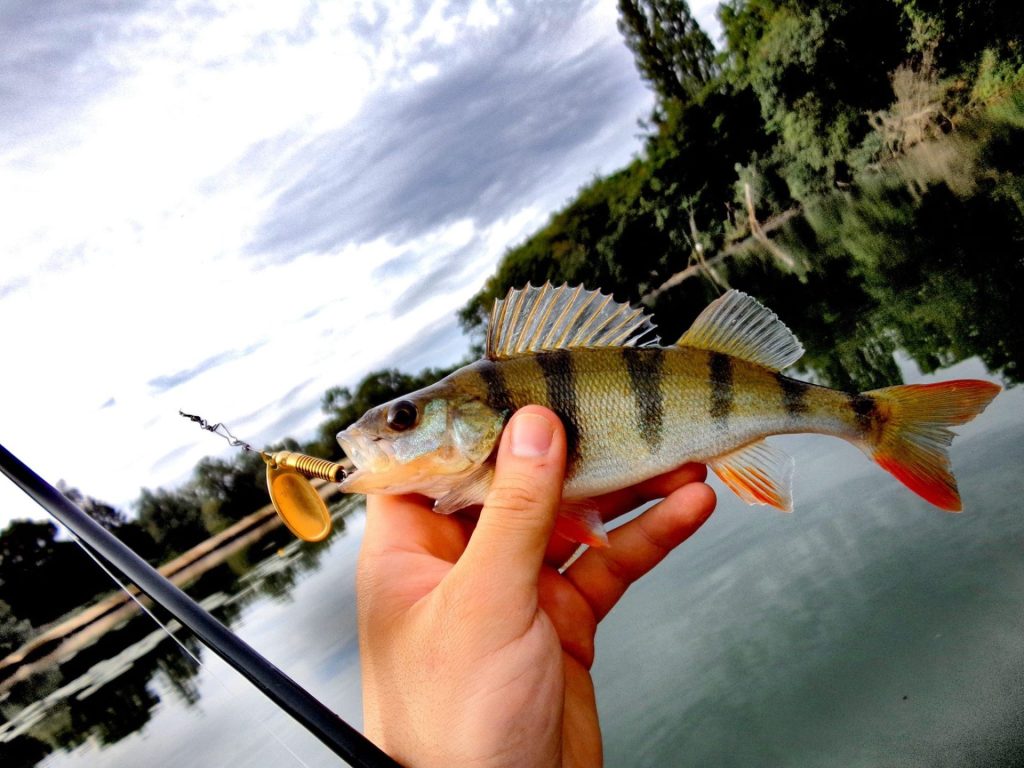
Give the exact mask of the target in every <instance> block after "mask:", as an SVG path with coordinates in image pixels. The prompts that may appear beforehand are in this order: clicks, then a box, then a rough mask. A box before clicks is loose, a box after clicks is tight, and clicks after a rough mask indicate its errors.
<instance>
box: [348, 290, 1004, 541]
mask: <svg viewBox="0 0 1024 768" xmlns="http://www.w3.org/2000/svg"><path fill="white" fill-rule="evenodd" d="M655 330H656V329H655V326H654V324H653V322H652V320H651V318H650V317H649V316H648V315H646V314H645V313H644V312H643V311H642V310H641V309H638V308H634V307H630V306H629V305H628V304H623V303H618V302H615V301H614V300H613V299H612V297H611V296H606V295H604V294H602V293H600V292H598V291H587V290H584V289H583V288H582V287H575V288H573V287H568V286H562V287H560V288H555V287H553V286H551V285H550V284H547V285H544V286H542V287H539V288H538V287H532V286H527V287H526V288H524V289H513V290H511V291H509V293H508V295H507V296H506V297H505V298H504V299H502V300H498V301H497V302H495V305H494V308H493V309H492V312H491V318H490V325H489V328H488V334H487V344H486V352H485V355H484V357H483V359H481V360H478V361H476V362H474V363H472V364H470V365H467V366H465V367H463V368H460V369H459V370H457V371H455V372H454V373H452V374H451V375H450V376H448V377H446V378H445V379H443V380H441V381H439V382H437V383H436V384H433V385H431V386H429V387H426V388H424V389H421V390H419V391H417V392H413V393H412V394H409V395H406V396H404V397H401V398H399V399H397V400H393V401H392V402H390V403H387V404H384V405H381V406H379V407H376V408H373V409H371V410H370V411H368V412H367V413H366V414H364V415H363V416H362V417H361V418H360V419H359V420H358V421H357V422H356V423H355V424H353V425H352V426H350V427H349V428H348V429H346V430H344V431H342V432H341V433H340V434H339V435H338V440H339V442H340V443H341V446H342V448H343V449H344V451H345V453H346V454H347V455H348V456H349V458H351V459H352V461H353V463H354V464H355V466H356V468H357V469H356V471H355V472H353V473H352V474H351V475H350V476H349V477H348V478H347V479H346V480H345V481H344V482H343V483H342V485H341V489H342V490H344V491H350V492H356V493H383V494H401V493H421V494H424V495H426V496H429V497H431V498H433V499H436V502H435V506H434V509H435V510H436V511H437V512H439V513H442V514H448V513H451V512H455V511H457V510H459V509H462V508H464V507H467V506H470V505H473V504H480V503H482V502H483V500H484V496H485V495H486V493H487V490H488V488H489V487H490V484H491V478H492V476H493V472H494V454H495V447H496V445H497V442H498V438H499V436H500V434H501V431H502V428H503V427H504V426H505V423H506V422H507V420H508V418H509V416H511V414H512V413H513V412H514V411H515V410H516V409H517V408H520V407H522V406H524V405H527V404H529V403H536V404H540V405H544V406H547V407H548V408H551V409H552V410H553V411H554V412H555V413H557V414H558V415H559V417H561V419H562V422H563V424H564V425H565V430H566V434H567V437H568V467H567V474H566V479H565V486H564V489H563V502H564V503H563V511H562V513H561V514H560V516H559V519H558V521H557V523H556V528H555V530H556V531H558V532H559V533H560V534H562V535H563V536H565V537H567V538H569V539H572V540H574V541H579V542H583V543H586V544H590V545H596V546H601V545H604V544H607V536H606V534H605V531H604V527H603V524H602V522H601V518H600V515H599V514H598V510H597V507H596V506H595V505H594V504H593V503H592V502H590V501H589V499H590V498H592V497H594V496H597V495H599V494H603V493H608V492H609V491H614V490H616V489H619V488H624V487H627V486H629V485H632V484H634V483H637V482H639V481H641V480H645V479H647V478H649V477H654V476H655V475H658V474H661V473H663V472H666V471H668V470H671V469H673V468H675V467H678V466H680V465H682V464H685V463H686V462H690V461H695V462H702V463H706V464H707V465H708V466H709V467H710V468H711V469H712V470H713V471H714V472H715V474H717V475H718V477H719V478H720V479H721V480H722V481H723V482H724V483H725V484H726V485H727V486H728V487H729V488H731V489H732V490H733V491H734V492H735V493H736V494H737V495H738V496H739V497H740V498H741V499H743V500H744V501H746V502H747V503H750V504H766V505H769V506H772V507H777V508H778V509H781V510H786V511H789V510H790V509H791V508H792V493H791V485H792V474H793V460H792V458H791V457H790V456H788V455H787V454H786V453H784V452H783V451H781V450H780V449H779V448H778V447H776V446H774V445H770V444H769V443H767V442H766V441H765V439H764V438H765V437H767V436H769V435H778V434H785V433H796V432H816V433H822V434H826V435H834V436H836V437H841V438H843V439H845V440H848V441H850V442H851V443H853V444H854V445H856V446H857V447H858V448H860V449H861V450H863V451H864V452H865V453H866V454H867V455H868V456H869V457H870V458H871V459H873V460H874V461H875V462H876V463H877V464H878V465H879V466H881V467H882V468H883V469H885V470H887V471H888V472H890V473H891V474H892V475H894V476H895V477H896V478H897V479H898V480H899V481H900V482H902V483H903V484H904V485H906V486H907V487H908V488H910V490H912V491H914V492H915V493H917V494H918V495H919V496H921V497H922V498H924V499H925V500H927V501H929V502H931V503H932V504H934V505H935V506H937V507H940V508H941V509H946V510H954V511H955V510H959V509H960V508H961V503H960V495H959V492H958V490H957V486H956V480H955V479H954V477H953V474H952V472H951V470H950V464H949V457H948V455H947V453H946V448H947V447H948V446H949V445H950V443H951V441H952V439H953V437H954V433H953V432H952V431H950V429H949V427H951V426H953V425H957V424H963V423H965V422H968V421H970V420H971V419H973V418H974V417H975V416H977V415H978V414H979V413H980V412H981V411H982V410H983V409H984V408H985V406H986V405H988V403H989V402H990V401H991V400H992V398H993V397H995V395H996V394H997V393H998V392H999V391H1000V387H999V386H997V385H995V384H992V383H990V382H987V381H979V380H970V379H965V380H958V381H946V382H940V383H936V384H911V385H907V386H895V387H886V388H884V389H875V390H871V391H868V392H863V393H849V392H841V391H838V390H834V389H829V388H827V387H821V386H817V385H814V384H809V383H806V382H803V381H799V380H796V379H792V378H789V377H787V376H784V375H783V374H782V373H781V372H780V371H782V370H783V369H785V368H786V367H787V366H790V365H792V364H793V363H794V362H796V361H797V360H798V359H799V358H800V356H801V355H802V354H803V347H802V346H801V344H800V342H799V341H798V340H797V339H796V337H795V336H794V335H793V333H792V332H791V331H790V330H789V329H788V328H787V327H786V326H785V325H784V324H783V323H782V321H781V320H779V318H778V317H777V316H776V315H775V313H774V312H772V311H771V310H769V309H767V308H765V307H764V306H762V305H761V304H760V303H758V302H757V301H756V300H755V299H753V298H751V297H750V296H748V295H747V294H745V293H742V292H740V291H736V290H731V291H729V292H727V293H725V294H724V295H722V296H721V297H720V298H718V299H717V300H715V301H714V302H713V303H711V304H710V305H709V306H708V307H707V308H706V309H705V310H704V311H703V313H701V315H700V316H699V317H698V318H697V319H696V320H695V321H694V323H693V325H692V327H691V328H690V329H689V330H688V331H687V332H686V333H685V334H683V336H682V338H680V339H679V341H678V342H677V343H676V344H675V345H674V346H662V345H661V344H660V340H659V339H657V338H655V337H654V333H655Z"/></svg>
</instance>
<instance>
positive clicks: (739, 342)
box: [678, 290, 804, 371]
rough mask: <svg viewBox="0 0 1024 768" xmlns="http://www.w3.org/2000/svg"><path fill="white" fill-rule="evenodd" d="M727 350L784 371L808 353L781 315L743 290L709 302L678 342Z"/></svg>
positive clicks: (743, 358) (744, 358)
mask: <svg viewBox="0 0 1024 768" xmlns="http://www.w3.org/2000/svg"><path fill="white" fill-rule="evenodd" d="M678 344H679V346H681V347H697V348H698V349H707V350H712V351H714V352H723V353H725V354H727V355H732V356H733V357H738V358H740V359H742V360H747V361H749V362H751V363H757V364H758V365H763V366H764V367H765V368H770V369H771V370H773V371H781V370H782V369H783V368H785V367H786V366H789V365H792V364H793V363H795V362H796V361H797V360H799V359H800V357H801V355H803V353H804V348H803V345H802V344H801V343H800V342H799V341H798V340H797V338H796V336H794V335H793V332H792V331H791V330H789V328H787V327H786V324H785V323H783V322H782V321H781V320H779V318H778V315H776V314H775V313H774V312H772V311H771V310H770V309H768V308H767V307H765V306H764V305H763V304H761V303H760V302H759V301H758V300H757V299H754V298H752V297H751V296H748V295H747V294H745V293H743V292H742V291H736V290H732V291H728V292H726V293H724V294H723V295H722V296H719V297H718V298H717V299H715V300H714V301H713V302H711V303H710V304H708V305H707V307H706V308H705V309H704V311H703V312H701V313H700V315H699V316H698V317H697V319H696V320H694V321H693V325H691V326H690V330H688V331H687V332H686V333H684V334H683V337H682V338H681V339H679V342H678Z"/></svg>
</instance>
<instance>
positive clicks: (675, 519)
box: [565, 483, 715, 621]
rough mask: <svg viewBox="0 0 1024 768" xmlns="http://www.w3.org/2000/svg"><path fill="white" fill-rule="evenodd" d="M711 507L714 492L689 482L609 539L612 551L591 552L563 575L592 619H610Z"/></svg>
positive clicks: (712, 507) (695, 526) (701, 484)
mask: <svg viewBox="0 0 1024 768" xmlns="http://www.w3.org/2000/svg"><path fill="white" fill-rule="evenodd" d="M714 508H715V492H714V491H712V490H711V488H710V487H709V486H707V485H705V484H704V483H691V484H689V485H686V486H683V487H682V488H680V489H679V490H677V491H675V492H674V493H672V494H671V495H669V496H668V497H667V498H666V499H665V500H664V501H661V502H659V503H658V504H655V505H654V506H653V507H651V508H650V509H649V510H647V511H646V512H644V513H643V514H642V515H640V516H639V517H638V518H636V519H635V520H630V521H629V522H628V523H626V524H625V525H623V526H622V527H620V528H616V529H615V530H614V531H612V532H611V534H610V535H609V537H608V538H609V542H610V546H608V547H607V548H605V549H589V550H587V551H586V552H585V553H584V554H583V555H582V556H581V557H580V559H579V560H577V561H576V562H575V563H573V565H572V566H570V567H569V569H568V570H567V571H566V572H565V576H566V577H567V578H568V579H569V580H570V581H572V583H573V584H575V586H576V588H577V589H578V590H579V591H580V594H582V595H583V597H584V598H585V599H586V601H587V602H588V603H590V606H591V608H592V609H593V611H594V617H595V619H596V620H597V621H601V619H603V618H604V617H605V616H607V615H608V611H610V610H611V609H612V608H613V607H614V605H615V604H616V603H617V602H618V601H619V599H620V598H621V597H622V595H623V594H624V593H625V592H626V590H627V589H628V588H629V586H630V585H631V584H632V583H633V582H635V581H636V580H637V579H639V578H640V577H641V576H643V575H644V574H645V573H647V572H648V571H650V570H651V569H652V568H653V567H654V566H656V565H657V564H658V563H660V562H661V561H662V560H663V559H664V557H665V555H667V554H668V553H669V552H671V551H672V550H673V549H674V548H675V547H677V546H679V544H681V543H682V542H684V541H686V539H688V538H689V537H690V536H692V535H693V533H694V532H695V531H696V530H697V529H698V528H700V526H701V525H702V524H703V523H704V521H705V520H707V519H708V517H709V516H710V515H711V512H712V510H714Z"/></svg>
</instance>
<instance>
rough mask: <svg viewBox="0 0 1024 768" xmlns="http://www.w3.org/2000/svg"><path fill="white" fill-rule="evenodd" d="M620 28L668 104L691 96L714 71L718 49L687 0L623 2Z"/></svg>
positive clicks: (642, 71) (648, 78) (647, 77)
mask: <svg viewBox="0 0 1024 768" xmlns="http://www.w3.org/2000/svg"><path fill="white" fill-rule="evenodd" d="M619 31H620V32H621V33H622V36H623V38H624V39H625V41H626V46H627V47H628V48H629V49H630V50H631V51H632V52H633V56H634V58H635V59H636V66H637V69H638V70H640V76H641V77H643V79H644V80H646V81H647V82H648V83H649V84H650V85H651V87H652V88H653V89H654V92H655V93H657V94H658V96H659V97H660V99H661V100H663V101H665V102H668V101H679V102H682V103H686V102H688V101H690V100H692V99H693V98H694V97H696V96H697V94H699V93H700V92H701V91H703V90H704V88H705V86H706V85H707V84H708V83H709V82H711V80H712V78H714V76H715V74H716V64H715V47H714V45H712V44H711V40H710V39H709V38H708V36H707V34H705V32H704V30H702V29H701V28H700V25H699V24H697V21H696V20H695V19H694V18H693V16H692V14H691V13H690V7H689V6H688V5H687V4H686V2H685V0H619Z"/></svg>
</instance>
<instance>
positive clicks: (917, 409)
mask: <svg viewBox="0 0 1024 768" xmlns="http://www.w3.org/2000/svg"><path fill="white" fill-rule="evenodd" d="M1001 389H1002V387H1000V386H998V385H996V384H992V383H991V382H988V381H979V380H976V379H961V380H959V381H944V382H940V383H938V384H910V385H907V386H902V387H886V388H885V389H875V390H872V391H871V392H866V393H864V394H865V395H866V396H868V397H870V398H872V399H873V400H874V402H875V408H876V409H877V411H876V412H877V414H878V416H879V417H880V418H879V422H880V423H881V429H879V430H876V431H875V432H874V435H873V437H874V440H873V441H871V442H869V444H868V445H867V446H866V447H867V450H868V452H869V453H870V454H871V456H872V457H873V458H874V460H875V461H876V462H877V463H878V465H879V466H880V467H882V468H883V469H885V470H886V471H887V472H890V473H892V475H894V476H895V477H896V479H897V480H899V481H900V482H901V483H903V484H904V485H905V486H907V487H908V488H909V489H910V490H912V491H913V492H914V493H916V494H917V495H918V496H920V497H921V498H923V499H925V500H926V501H928V502H931V503H932V504H934V505H935V506H937V507H939V508H941V509H946V510H949V511H951V512H959V511H960V509H961V505H960V493H959V491H958V490H957V487H956V479H955V478H954V477H953V473H952V471H951V470H950V466H949V456H948V455H947V453H946V448H947V447H948V446H949V444H950V443H951V442H953V438H954V436H955V435H954V433H953V432H952V431H951V430H950V429H948V428H949V427H951V426H954V425H956V424H965V423H967V422H968V421H970V420H971V419H973V418H974V417H975V416H977V415H978V414H979V413H981V412H982V411H983V410H985V406H987V405H988V404H989V403H990V402H991V401H992V398H994V397H995V396H996V394H997V393H998V392H999V391H1000V390H1001Z"/></svg>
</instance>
